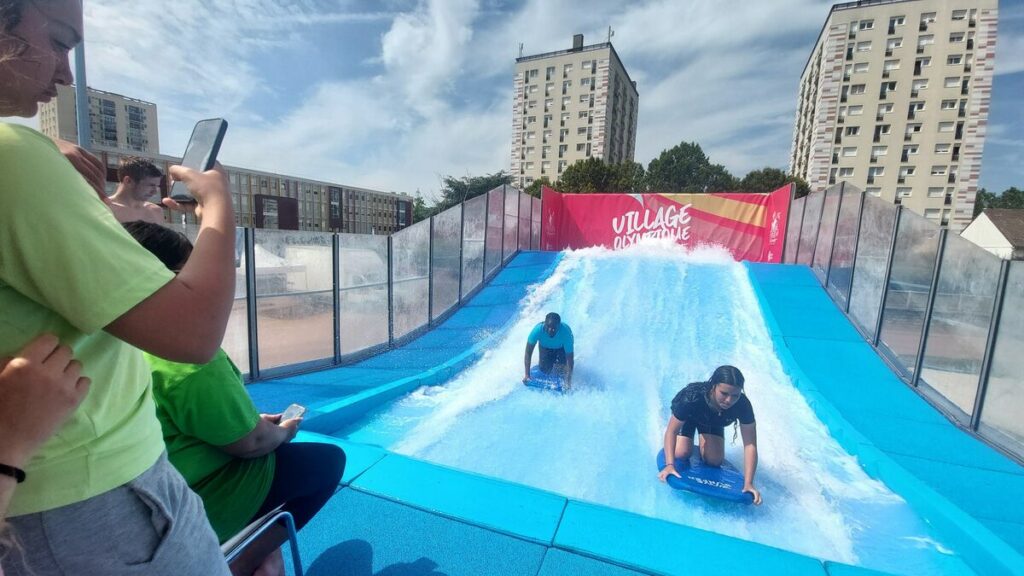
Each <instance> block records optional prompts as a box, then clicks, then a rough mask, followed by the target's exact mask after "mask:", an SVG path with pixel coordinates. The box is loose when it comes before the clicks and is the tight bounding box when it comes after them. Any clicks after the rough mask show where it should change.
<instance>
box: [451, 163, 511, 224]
mask: <svg viewBox="0 0 1024 576" xmlns="http://www.w3.org/2000/svg"><path fill="white" fill-rule="evenodd" d="M511 183H512V176H510V175H508V174H507V173H505V171H504V170H502V171H500V172H495V173H494V174H486V175H484V176H463V177H462V178H455V177H454V176H445V177H443V178H442V179H441V201H440V202H438V203H437V204H436V205H435V206H434V208H433V212H432V214H437V213H438V212H443V211H445V210H447V209H449V208H451V207H452V206H455V205H456V204H458V203H459V202H464V201H466V200H469V199H470V198H474V197H476V196H479V195H481V194H486V193H487V192H489V191H491V190H493V189H495V188H497V187H498V186H501V185H502V184H511Z"/></svg>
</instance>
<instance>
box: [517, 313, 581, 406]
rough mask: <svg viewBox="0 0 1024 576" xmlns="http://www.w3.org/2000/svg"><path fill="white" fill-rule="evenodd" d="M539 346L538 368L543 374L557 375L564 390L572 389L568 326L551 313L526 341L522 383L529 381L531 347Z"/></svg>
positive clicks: (570, 347)
mask: <svg viewBox="0 0 1024 576" xmlns="http://www.w3.org/2000/svg"><path fill="white" fill-rule="evenodd" d="M538 343H539V344H540V358H539V366H540V370H541V372H543V373H545V374H551V373H553V372H554V373H557V374H560V375H561V376H562V378H563V379H564V380H565V384H564V388H565V389H566V390H569V389H570V388H572V369H573V337H572V330H571V329H570V328H569V325H568V324H563V323H562V318H561V317H560V316H559V315H558V314H555V313H554V312H551V313H550V314H548V315H547V316H545V317H544V321H543V322H541V323H539V324H537V325H536V326H535V327H534V328H533V330H532V331H531V332H530V336H529V338H527V339H526V358H525V359H524V368H525V370H526V376H525V377H524V378H523V382H526V381H528V380H529V379H530V365H531V364H532V363H533V347H534V346H536V345H537V344H538Z"/></svg>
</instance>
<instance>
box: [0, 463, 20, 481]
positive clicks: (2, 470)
mask: <svg viewBox="0 0 1024 576" xmlns="http://www.w3.org/2000/svg"><path fill="white" fill-rule="evenodd" d="M0 474H3V475H4V476H10V477H11V478H14V481H15V482H17V483H18V484H21V483H22V482H24V481H25V471H24V470H22V469H21V468H15V467H14V466H8V465H7V464H0Z"/></svg>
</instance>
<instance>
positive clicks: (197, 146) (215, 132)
mask: <svg viewBox="0 0 1024 576" xmlns="http://www.w3.org/2000/svg"><path fill="white" fill-rule="evenodd" d="M227 129H228V123H227V121H226V120H224V119H223V118H210V119H208V120H200V121H199V122H196V126H195V128H193V129H192V137H191V138H189V141H188V147H186V148H185V156H184V157H183V158H182V159H181V165H182V166H184V167H186V168H191V169H193V170H197V171H199V172H206V171H207V170H210V169H211V168H213V166H214V164H215V163H216V162H217V153H218V152H220V145H221V142H223V141H224V133H225V132H227ZM170 197H171V199H172V200H174V201H175V202H178V203H187V202H195V201H196V199H195V197H193V196H192V194H191V193H190V192H189V190H188V187H187V186H186V185H185V183H184V182H182V181H181V180H176V181H175V182H174V184H172V185H171V193H170Z"/></svg>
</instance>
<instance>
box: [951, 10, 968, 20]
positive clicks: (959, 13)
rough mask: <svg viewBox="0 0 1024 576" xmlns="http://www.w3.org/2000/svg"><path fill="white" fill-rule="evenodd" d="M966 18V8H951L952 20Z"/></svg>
mask: <svg viewBox="0 0 1024 576" xmlns="http://www.w3.org/2000/svg"><path fill="white" fill-rule="evenodd" d="M965 18H967V10H953V20H963V19H965Z"/></svg>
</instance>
